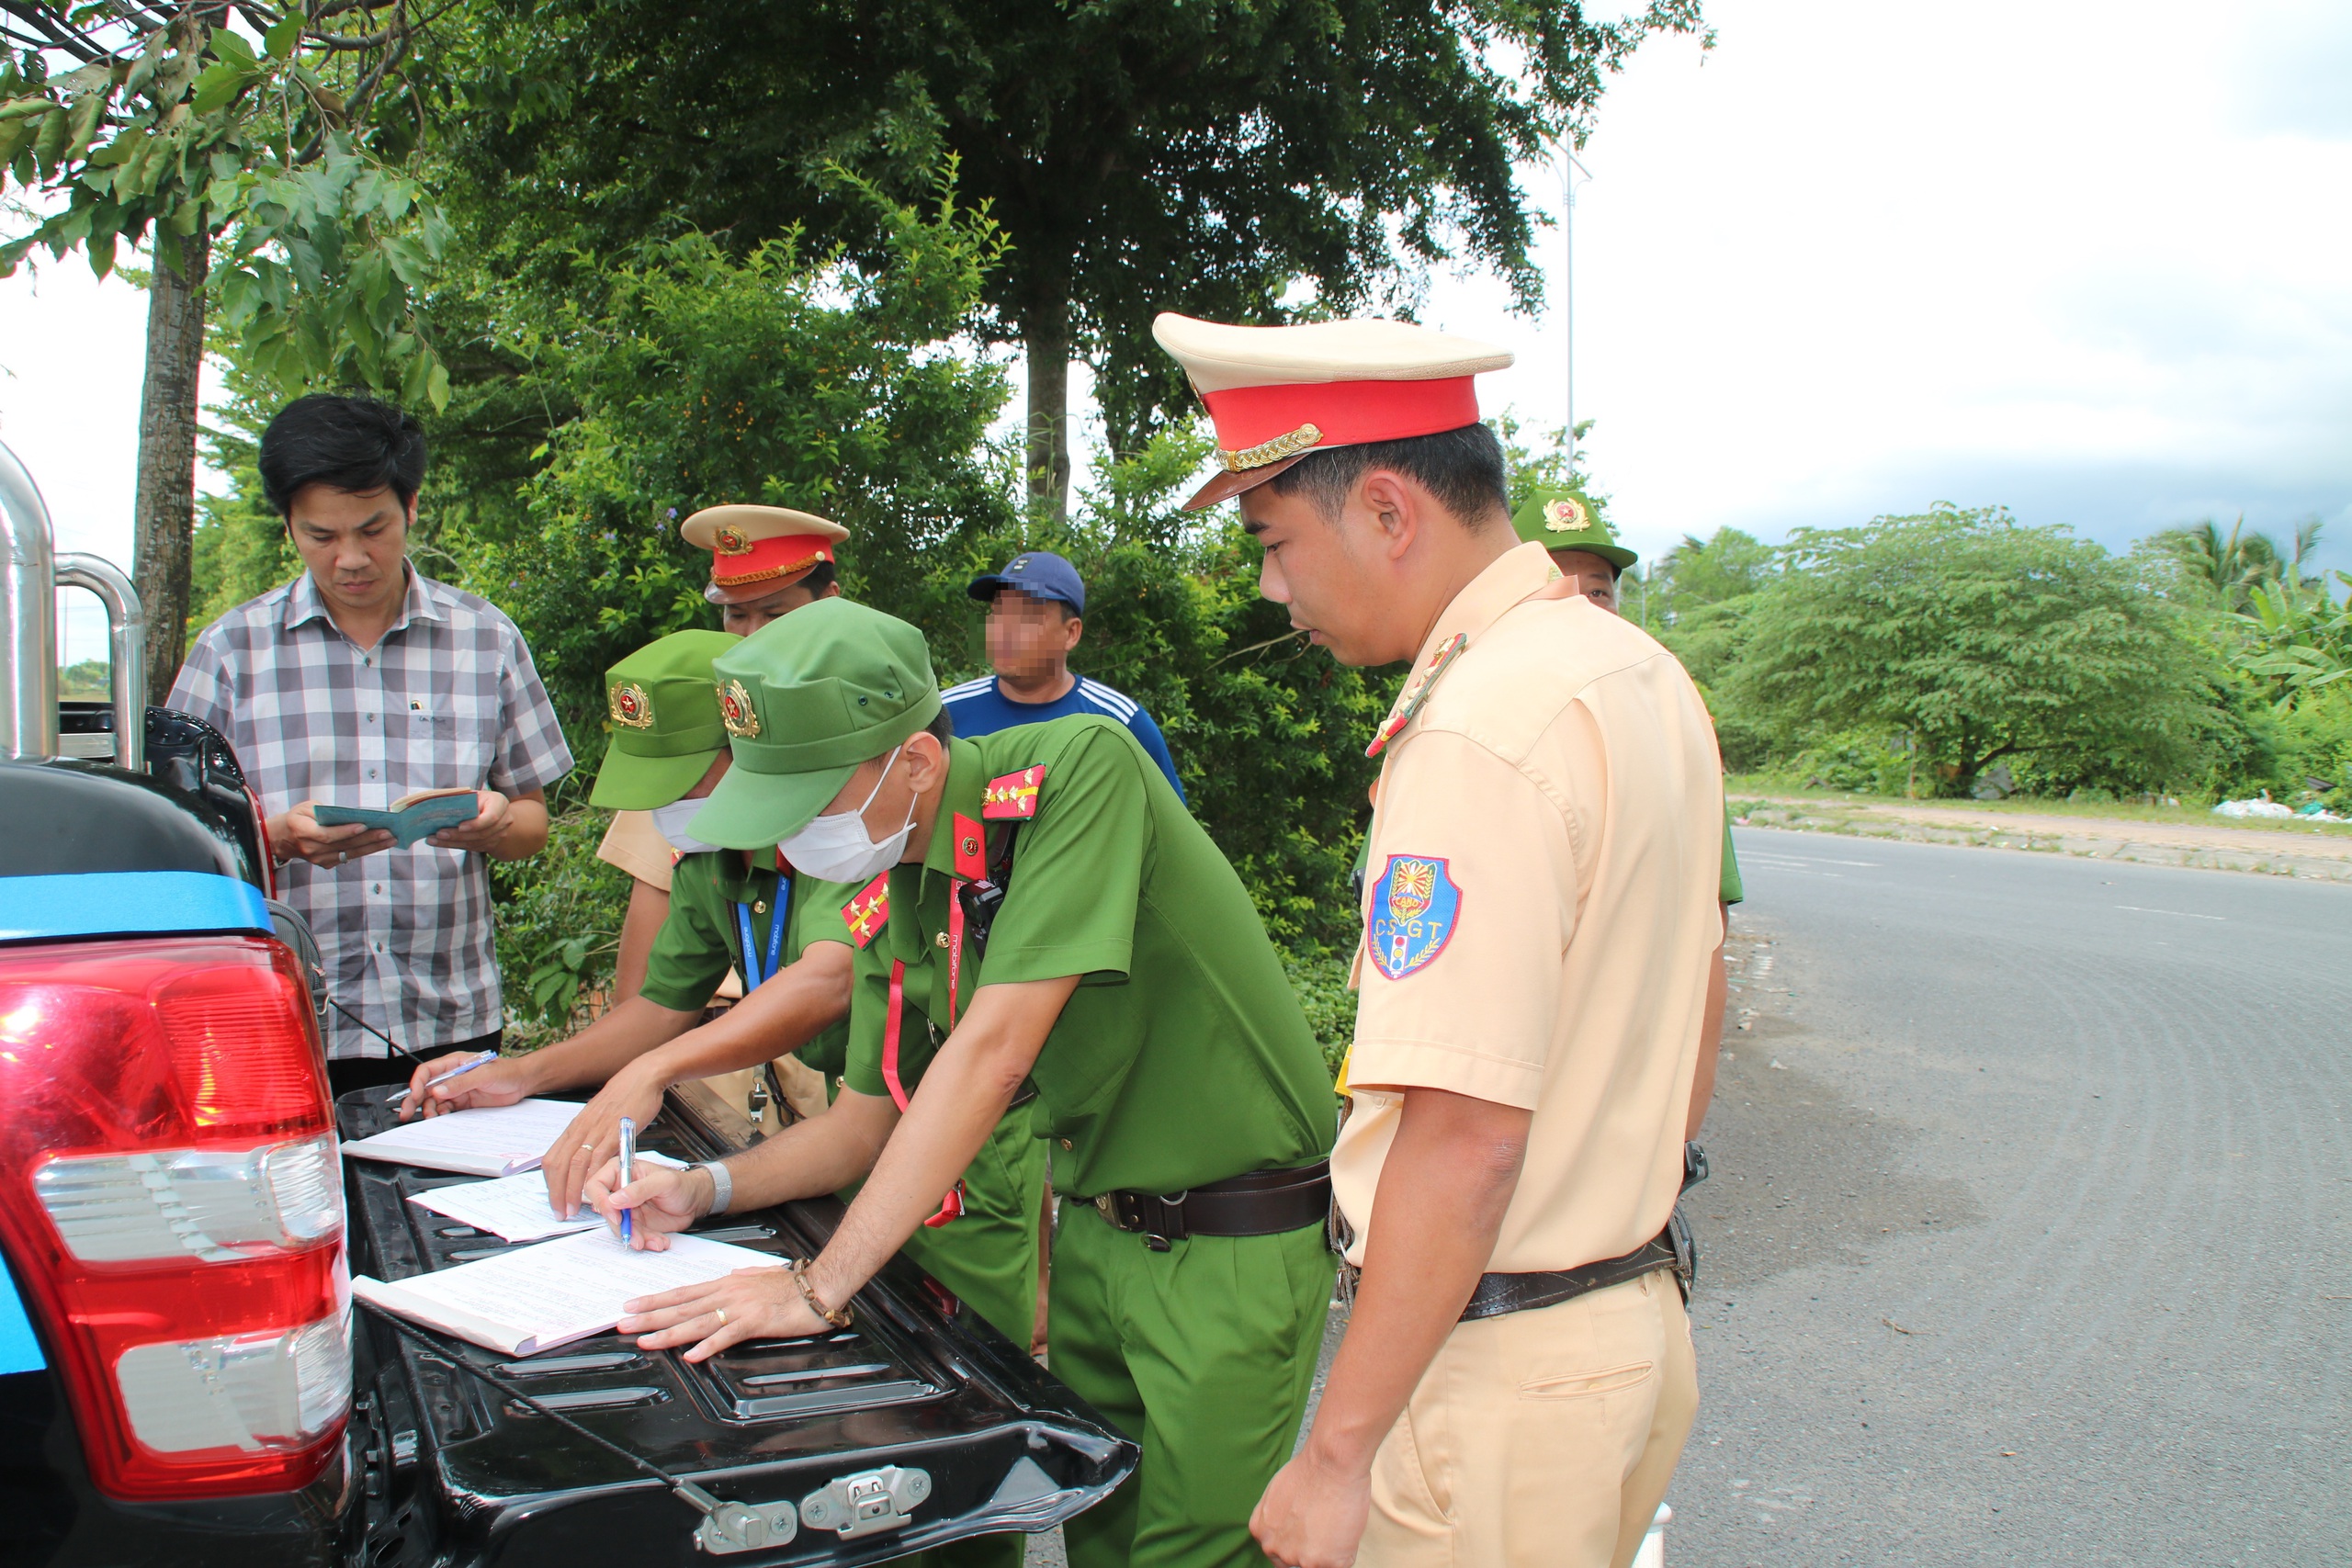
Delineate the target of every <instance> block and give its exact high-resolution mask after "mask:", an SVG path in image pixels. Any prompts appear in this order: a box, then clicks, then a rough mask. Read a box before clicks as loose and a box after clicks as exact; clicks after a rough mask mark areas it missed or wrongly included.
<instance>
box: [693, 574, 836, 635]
mask: <svg viewBox="0 0 2352 1568" xmlns="http://www.w3.org/2000/svg"><path fill="white" fill-rule="evenodd" d="M838 592H841V589H840V587H839V585H838V584H835V583H831V582H828V583H827V584H825V591H824V592H822V593H811V592H809V590H808V589H806V588H804V587H802V586H801V585H800V584H799V583H797V582H796V583H794V584H793V585H792V586H791V587H789V588H779V589H777V590H776V591H775V592H773V593H771V594H769V595H768V596H767V597H766V598H764V599H753V600H752V601H750V602H749V603H747V604H721V605H720V606H719V607H718V629H719V630H721V631H727V632H733V633H734V634H735V635H736V636H737V637H750V636H751V635H752V633H753V632H755V631H758V630H759V629H760V628H761V627H762V626H766V625H767V624H768V623H769V622H770V621H779V620H782V619H783V618H784V617H785V616H786V615H790V614H792V612H793V611H795V610H797V609H799V608H800V607H801V606H802V605H803V604H815V603H816V602H817V601H818V600H820V599H824V598H830V597H831V596H832V595H833V594H835V593H838Z"/></svg>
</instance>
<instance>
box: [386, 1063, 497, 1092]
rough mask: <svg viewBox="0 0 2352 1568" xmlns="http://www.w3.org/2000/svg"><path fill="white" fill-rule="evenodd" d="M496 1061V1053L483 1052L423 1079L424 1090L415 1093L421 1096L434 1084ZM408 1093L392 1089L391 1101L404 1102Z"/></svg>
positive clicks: (404, 1090)
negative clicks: (445, 1070) (443, 1071)
mask: <svg viewBox="0 0 2352 1568" xmlns="http://www.w3.org/2000/svg"><path fill="white" fill-rule="evenodd" d="M496 1060H498V1053H497V1052H495V1051H484V1052H483V1053H482V1054H481V1055H479V1056H476V1057H475V1058H474V1059H473V1060H472V1061H470V1062H461V1063H459V1064H458V1066H454V1067H451V1068H450V1069H449V1070H448V1071H447V1072H446V1073H439V1074H436V1075H435V1076H434V1077H429V1078H427V1079H425V1080H424V1089H431V1088H432V1087H433V1086H434V1085H435V1084H437V1083H447V1082H448V1081H449V1080H450V1079H451V1078H454V1077H458V1076H459V1075H460V1074H464V1073H469V1072H472V1071H473V1070H474V1069H475V1068H476V1067H482V1066H489V1065H490V1064H491V1063H492V1062H495V1061H496ZM424 1089H418V1090H417V1091H416V1092H417V1093H419V1094H423V1093H424ZM408 1092H409V1091H408V1090H407V1089H394V1090H393V1091H392V1099H393V1100H394V1101H395V1102H397V1101H400V1100H406V1099H407V1098H408Z"/></svg>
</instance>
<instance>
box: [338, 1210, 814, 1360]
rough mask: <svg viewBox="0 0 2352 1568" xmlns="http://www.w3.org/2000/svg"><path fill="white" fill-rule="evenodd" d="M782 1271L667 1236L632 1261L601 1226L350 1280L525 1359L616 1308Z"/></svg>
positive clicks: (604, 1325)
mask: <svg viewBox="0 0 2352 1568" xmlns="http://www.w3.org/2000/svg"><path fill="white" fill-rule="evenodd" d="M783 1264H784V1259H782V1258H777V1257H775V1256H774V1255H773V1254H770V1253H765V1252H754V1251H752V1249H751V1248H750V1247H730V1246H729V1245H728V1244H727V1243H725V1242H723V1241H705V1240H704V1239H703V1238H702V1237H700V1236H698V1235H673V1236H672V1237H671V1238H670V1248H669V1250H668V1251H666V1252H637V1251H633V1250H631V1249H630V1247H628V1244H627V1243H625V1242H623V1241H622V1240H621V1239H620V1238H619V1237H618V1236H616V1235H613V1233H612V1232H611V1231H609V1230H606V1229H605V1227H604V1226H602V1225H601V1224H600V1225H598V1226H597V1228H596V1229H594V1230H593V1231H589V1232H586V1233H584V1234H582V1235H573V1236H566V1237H564V1238H563V1239H562V1240H561V1241H545V1242H541V1243H539V1245H537V1247H522V1248H519V1249H517V1250H516V1251H514V1252H509V1253H505V1254H503V1255H502V1256H500V1257H497V1258H483V1259H482V1260H481V1262H479V1263H467V1264H462V1265H460V1266H459V1267H458V1268H455V1269H440V1270H438V1271H436V1272H435V1273H431V1274H419V1275H417V1276H415V1277H414V1278H413V1279H408V1280H401V1281H399V1282H398V1283H396V1284H386V1283H385V1282H384V1281H383V1280H371V1279H369V1278H368V1276H367V1275H365V1274H359V1275H355V1276H354V1277H353V1278H352V1281H351V1291H352V1293H353V1294H354V1295H356V1296H357V1297H359V1299H360V1300H362V1301H366V1302H372V1303H375V1304H376V1305H378V1306H379V1307H382V1308H383V1309H384V1310H385V1311H387V1312H393V1313H398V1314H400V1315H401V1316H402V1317H406V1318H411V1319H413V1320H414V1321H416V1322H418V1323H422V1324H424V1325H426V1326H428V1327H431V1328H438V1329H441V1330H444V1331H445V1332H447V1333H450V1334H454V1335H456V1336H457V1337H458V1338H460V1339H469V1340H471V1341H472V1342H473V1343H474V1344H477V1345H483V1346H487V1347H489V1348H491V1349H492V1350H497V1351H501V1352H503V1353H504V1354H506V1355H509V1356H534V1355H537V1353H538V1352H540V1351H542V1350H552V1349H554V1348H556V1347H557V1346H559V1345H569V1344H571V1342H572V1341H573V1340H575V1339H585V1338H587V1337H589V1336H590V1335H592V1334H602V1333H604V1332H605V1330H606V1329H608V1328H611V1327H612V1326H613V1325H616V1324H617V1323H618V1322H620V1320H621V1317H622V1315H623V1314H622V1311H621V1303H623V1302H626V1301H630V1300H633V1299H635V1298H636V1297H639V1296H650V1295H652V1294H655V1293H656V1292H661V1291H674V1290H676V1289H678V1287H680V1286H681V1285H699V1284H703V1283H706V1282H707V1281H709V1280H716V1279H719V1278H721V1277H722V1276H724V1275H728V1274H731V1273H733V1272H734V1271H735V1270H736V1269H775V1268H781V1267H783Z"/></svg>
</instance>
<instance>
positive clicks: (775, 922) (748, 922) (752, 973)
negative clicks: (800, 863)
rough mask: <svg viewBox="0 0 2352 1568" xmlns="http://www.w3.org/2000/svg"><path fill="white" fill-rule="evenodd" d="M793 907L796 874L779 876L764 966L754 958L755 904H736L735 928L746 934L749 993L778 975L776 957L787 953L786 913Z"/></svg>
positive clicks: (746, 983)
mask: <svg viewBox="0 0 2352 1568" xmlns="http://www.w3.org/2000/svg"><path fill="white" fill-rule="evenodd" d="M791 907H792V878H790V877H788V876H779V877H777V878H776V879H775V914H774V915H773V916H772V917H771V918H770V919H769V921H768V961H767V965H766V967H764V968H760V967H757V966H755V965H754V964H753V963H752V953H753V951H754V949H753V948H752V906H751V905H749V904H738V905H736V906H735V929H736V930H737V931H739V932H740V933H741V935H742V938H743V967H744V968H745V969H746V970H747V971H749V973H747V974H746V975H744V976H743V989H744V991H745V993H746V994H749V993H750V992H752V991H756V990H758V989H759V988H760V986H761V983H762V982H763V981H767V980H773V979H775V968H776V960H778V959H779V958H782V957H783V956H784V926H785V916H786V912H787V911H788V910H789V909H790V908H791Z"/></svg>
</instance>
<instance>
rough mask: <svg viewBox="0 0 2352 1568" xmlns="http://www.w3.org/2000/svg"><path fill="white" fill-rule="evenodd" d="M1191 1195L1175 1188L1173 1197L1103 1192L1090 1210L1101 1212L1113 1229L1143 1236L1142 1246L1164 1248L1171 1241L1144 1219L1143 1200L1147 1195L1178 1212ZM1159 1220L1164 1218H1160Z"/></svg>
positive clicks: (1171, 1245) (1167, 1249)
mask: <svg viewBox="0 0 2352 1568" xmlns="http://www.w3.org/2000/svg"><path fill="white" fill-rule="evenodd" d="M1191 1196H1192V1193H1191V1192H1190V1191H1189V1190H1188V1191H1184V1192H1179V1193H1178V1194H1176V1196H1174V1197H1173V1198H1161V1197H1157V1196H1153V1195H1150V1194H1146V1193H1141V1192H1105V1193H1103V1195H1102V1196H1101V1197H1099V1198H1097V1199H1095V1200H1094V1210H1095V1213H1099V1214H1101V1215H1102V1216H1103V1220H1104V1221H1105V1222H1106V1223H1107V1224H1109V1225H1110V1227H1111V1228H1112V1229H1113V1230H1116V1231H1125V1232H1126V1233H1127V1234H1128V1235H1140V1236H1142V1237H1143V1244H1144V1246H1145V1247H1148V1248H1150V1249H1151V1250H1152V1251H1154V1252H1167V1251H1169V1250H1170V1249H1171V1248H1172V1247H1173V1246H1174V1244H1173V1243H1172V1242H1171V1241H1170V1239H1169V1238H1168V1237H1167V1236H1164V1235H1160V1234H1159V1232H1158V1231H1156V1230H1154V1229H1152V1228H1151V1226H1150V1225H1149V1224H1147V1223H1145V1220H1144V1217H1143V1213H1142V1210H1143V1205H1144V1202H1145V1201H1146V1199H1147V1198H1148V1199H1149V1201H1152V1202H1155V1203H1158V1204H1159V1205H1160V1207H1161V1208H1162V1209H1163V1210H1167V1209H1174V1210H1177V1211H1178V1212H1179V1213H1182V1208H1183V1204H1184V1200H1185V1199H1187V1198H1189V1197H1191ZM1162 1223H1163V1224H1165V1223H1166V1222H1165V1221H1162Z"/></svg>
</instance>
